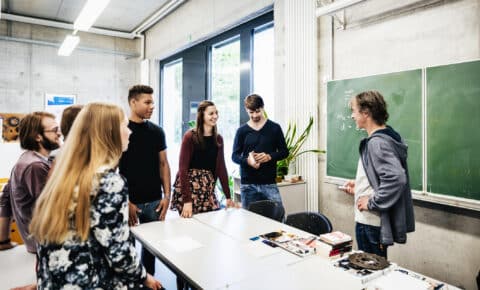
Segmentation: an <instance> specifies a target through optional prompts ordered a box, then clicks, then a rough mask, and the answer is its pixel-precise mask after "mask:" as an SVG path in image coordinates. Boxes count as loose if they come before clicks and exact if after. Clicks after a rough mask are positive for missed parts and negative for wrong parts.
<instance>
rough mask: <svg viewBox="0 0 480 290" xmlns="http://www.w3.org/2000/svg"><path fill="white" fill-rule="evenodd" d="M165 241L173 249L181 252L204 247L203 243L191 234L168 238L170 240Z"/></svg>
mask: <svg viewBox="0 0 480 290" xmlns="http://www.w3.org/2000/svg"><path fill="white" fill-rule="evenodd" d="M163 242H165V243H166V244H167V245H169V246H170V247H171V248H172V249H173V250H175V251H176V252H179V253H182V252H187V251H191V250H195V249H198V248H201V247H203V245H202V244H200V243H199V242H197V241H195V240H194V239H192V238H191V237H189V236H182V237H178V238H173V239H168V240H164V241H163Z"/></svg>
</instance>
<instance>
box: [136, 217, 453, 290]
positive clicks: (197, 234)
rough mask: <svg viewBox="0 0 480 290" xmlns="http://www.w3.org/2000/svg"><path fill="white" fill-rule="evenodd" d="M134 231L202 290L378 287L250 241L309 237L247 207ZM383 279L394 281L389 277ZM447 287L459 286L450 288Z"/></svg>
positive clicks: (326, 263)
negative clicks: (275, 235)
mask: <svg viewBox="0 0 480 290" xmlns="http://www.w3.org/2000/svg"><path fill="white" fill-rule="evenodd" d="M131 230H132V232H133V234H134V235H135V236H136V238H137V239H138V240H139V241H140V242H141V243H142V244H143V245H144V246H145V247H146V248H147V249H149V250H150V251H151V252H152V253H153V254H154V255H155V256H157V257H158V258H159V259H160V260H161V261H162V262H163V263H164V264H166V265H167V266H168V267H169V268H170V269H171V270H172V271H173V272H175V273H176V274H177V275H181V276H182V277H183V278H184V279H185V280H187V281H188V282H189V283H190V284H191V285H192V286H194V287H196V288H200V289H209V290H210V289H276V290H283V289H299V290H304V289H305V290H310V289H311V290H314V289H332V290H333V289H335V290H336V289H363V288H366V289H371V288H368V287H372V286H373V287H374V286H375V284H376V283H371V282H368V283H367V284H362V283H361V281H360V279H358V278H356V277H354V276H352V275H350V274H349V273H347V272H344V271H342V270H340V269H337V268H335V267H334V266H333V262H332V261H331V260H329V259H327V258H324V257H321V256H315V255H314V256H307V257H304V258H300V257H298V256H296V255H294V254H291V253H289V252H287V251H284V250H282V249H280V248H271V247H270V246H267V245H265V244H263V243H262V242H261V241H260V240H257V241H251V240H250V238H252V237H256V236H259V235H261V234H265V233H268V232H272V231H278V230H284V231H287V232H289V233H294V234H297V235H300V236H308V235H310V234H308V233H306V232H303V231H300V230H298V229H295V228H293V227H289V226H287V225H285V224H282V223H279V222H277V221H274V220H272V219H268V218H265V217H263V216H260V215H258V214H255V213H252V212H249V211H246V210H244V209H228V210H220V211H214V212H208V213H202V214H198V215H194V216H193V218H191V219H183V218H177V219H168V220H166V221H164V222H152V223H146V224H141V225H139V226H136V227H133V228H131ZM397 276H398V275H397ZM381 277H383V278H382V279H383V280H385V279H387V280H388V279H389V276H388V275H385V276H381ZM396 278H398V277H396ZM376 279H379V278H376ZM376 279H375V280H376ZM392 279H393V278H392ZM375 280H373V281H375ZM379 282H381V283H380V284H382V285H386V284H388V283H385V281H382V280H379ZM386 282H391V281H386ZM403 282H405V283H407V282H408V281H406V280H405V281H403ZM394 284H396V285H398V286H399V288H398V289H402V286H404V285H402V282H401V281H397V283H394ZM405 285H406V284H405ZM396 289H397V288H395V290H396ZM442 289H455V288H454V287H450V286H449V285H448V286H447V287H445V288H442Z"/></svg>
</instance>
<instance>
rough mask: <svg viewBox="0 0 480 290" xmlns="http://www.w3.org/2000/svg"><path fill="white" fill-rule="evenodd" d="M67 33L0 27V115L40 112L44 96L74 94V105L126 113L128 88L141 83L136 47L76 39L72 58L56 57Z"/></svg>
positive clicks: (88, 37)
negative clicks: (103, 105)
mask: <svg viewBox="0 0 480 290" xmlns="http://www.w3.org/2000/svg"><path fill="white" fill-rule="evenodd" d="M67 33H70V31H66V30H62V29H56V28H49V27H45V26H38V25H31V24H24V23H18V22H7V21H0V112H19V113H28V112H31V111H34V110H43V109H44V102H45V100H44V99H45V93H55V94H74V95H77V103H87V102H90V101H95V100H98V101H105V102H112V103H116V104H119V105H122V106H123V107H124V108H126V107H127V101H126V95H127V92H128V87H129V86H131V85H133V84H136V83H137V82H138V81H139V80H140V64H139V60H138V55H139V54H140V44H139V41H138V40H130V39H121V38H115V37H109V36H101V35H94V34H89V33H79V34H78V35H79V36H80V38H81V41H80V44H79V47H78V48H77V49H75V50H74V52H73V53H72V55H71V56H69V57H62V56H58V55H57V51H58V46H54V45H55V44H60V43H61V42H62V41H63V39H64V38H65V35H66V34H67ZM24 40H27V41H28V40H34V41H38V43H37V44H32V43H26V42H25V41H24ZM82 48H83V49H82Z"/></svg>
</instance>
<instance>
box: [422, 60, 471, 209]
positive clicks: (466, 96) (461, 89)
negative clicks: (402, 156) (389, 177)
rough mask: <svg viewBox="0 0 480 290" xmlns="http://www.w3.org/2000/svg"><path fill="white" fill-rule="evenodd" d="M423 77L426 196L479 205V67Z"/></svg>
mask: <svg viewBox="0 0 480 290" xmlns="http://www.w3.org/2000/svg"><path fill="white" fill-rule="evenodd" d="M426 73H427V76H426V79H427V94H426V95H427V134H426V135H427V188H426V190H427V191H428V192H432V193H440V194H445V195H450V196H457V197H463V198H468V199H475V200H480V186H479V185H480V183H479V181H480V152H479V151H480V130H479V125H480V61H473V62H466V63H460V64H451V65H445V66H438V67H431V68H427V70H426Z"/></svg>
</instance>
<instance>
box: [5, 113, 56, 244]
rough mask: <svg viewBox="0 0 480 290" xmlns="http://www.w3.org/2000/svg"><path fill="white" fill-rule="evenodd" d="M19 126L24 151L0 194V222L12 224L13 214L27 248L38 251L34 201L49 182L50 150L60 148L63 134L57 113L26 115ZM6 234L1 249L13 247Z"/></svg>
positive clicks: (7, 224) (6, 224) (7, 225)
mask: <svg viewBox="0 0 480 290" xmlns="http://www.w3.org/2000/svg"><path fill="white" fill-rule="evenodd" d="M19 128H20V130H19V139H20V146H21V147H22V149H25V152H24V153H23V154H22V155H21V156H20V158H19V159H18V161H17V163H16V164H15V166H14V167H13V169H12V173H11V176H10V179H9V182H8V184H7V185H6V186H5V189H4V190H3V194H2V195H1V196H0V224H1V225H2V228H3V227H5V226H6V227H9V225H10V219H11V217H12V214H13V217H14V219H15V222H16V224H17V227H18V231H19V232H20V235H21V236H22V239H23V241H24V242H25V246H26V248H27V251H28V252H30V253H35V252H36V246H35V242H34V241H33V240H32V239H31V238H30V233H29V231H28V226H29V224H30V221H31V219H32V211H33V208H34V206H35V201H36V200H37V198H38V196H39V195H40V193H41V192H42V190H43V187H44V186H45V183H46V181H47V176H48V172H49V170H50V166H51V162H50V160H49V155H50V152H51V151H53V150H55V149H57V148H59V147H60V142H61V141H60V137H61V134H60V128H59V127H58V124H57V122H56V121H55V116H54V115H52V114H50V113H47V112H34V113H31V114H28V115H26V116H25V117H24V118H23V119H22V121H21V122H20V126H19ZM2 233H5V231H2ZM3 235H4V234H2V237H0V238H1V240H0V250H1V249H2V248H10V247H11V246H12V245H11V243H10V238H9V237H8V236H7V237H5V236H3Z"/></svg>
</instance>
